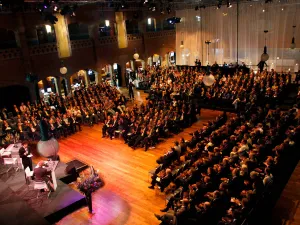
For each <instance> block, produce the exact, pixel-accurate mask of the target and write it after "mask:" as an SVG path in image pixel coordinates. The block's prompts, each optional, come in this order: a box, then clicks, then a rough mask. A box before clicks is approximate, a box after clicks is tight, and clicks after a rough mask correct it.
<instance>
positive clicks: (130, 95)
mask: <svg viewBox="0 0 300 225" xmlns="http://www.w3.org/2000/svg"><path fill="white" fill-rule="evenodd" d="M133 87H135V86H134V84H133V83H132V82H130V83H129V85H128V92H129V98H130V99H131V98H132V99H134V93H133Z"/></svg>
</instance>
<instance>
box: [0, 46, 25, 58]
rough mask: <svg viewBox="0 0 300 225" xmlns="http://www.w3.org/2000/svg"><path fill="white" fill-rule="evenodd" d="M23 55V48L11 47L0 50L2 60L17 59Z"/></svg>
mask: <svg viewBox="0 0 300 225" xmlns="http://www.w3.org/2000/svg"><path fill="white" fill-rule="evenodd" d="M20 57H21V50H20V49H19V48H9V49H4V50H0V60H9V59H17V58H20Z"/></svg>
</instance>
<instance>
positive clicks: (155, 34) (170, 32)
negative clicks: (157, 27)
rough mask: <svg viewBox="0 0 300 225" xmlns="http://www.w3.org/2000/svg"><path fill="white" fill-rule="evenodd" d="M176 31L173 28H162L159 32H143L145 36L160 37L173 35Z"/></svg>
mask: <svg viewBox="0 0 300 225" xmlns="http://www.w3.org/2000/svg"><path fill="white" fill-rule="evenodd" d="M175 34H176V32H175V30H164V31H159V32H157V31H156V32H147V33H146V34H145V38H147V39H149V38H161V37H167V36H175Z"/></svg>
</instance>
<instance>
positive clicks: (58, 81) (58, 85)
mask: <svg viewBox="0 0 300 225" xmlns="http://www.w3.org/2000/svg"><path fill="white" fill-rule="evenodd" d="M55 79H56V89H57V94H58V95H59V96H61V81H60V77H55Z"/></svg>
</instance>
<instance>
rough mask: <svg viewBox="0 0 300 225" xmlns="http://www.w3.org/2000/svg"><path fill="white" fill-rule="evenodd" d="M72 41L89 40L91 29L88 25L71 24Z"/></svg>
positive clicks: (70, 34)
mask: <svg viewBox="0 0 300 225" xmlns="http://www.w3.org/2000/svg"><path fill="white" fill-rule="evenodd" d="M69 36H70V40H82V39H88V38H89V29H88V26H87V25H86V24H79V23H71V24H69Z"/></svg>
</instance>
